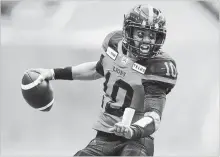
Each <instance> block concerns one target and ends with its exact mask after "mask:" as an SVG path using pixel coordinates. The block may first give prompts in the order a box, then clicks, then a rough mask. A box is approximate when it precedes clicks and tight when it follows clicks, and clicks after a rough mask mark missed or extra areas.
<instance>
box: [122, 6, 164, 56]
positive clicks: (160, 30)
mask: <svg viewBox="0 0 220 157" xmlns="http://www.w3.org/2000/svg"><path fill="white" fill-rule="evenodd" d="M134 28H138V29H141V30H144V31H146V30H150V31H153V32H156V41H155V43H154V44H152V43H143V41H139V46H137V45H136V46H135V43H134V41H135V39H134V38H133V31H134ZM165 38H166V20H165V17H164V16H163V14H162V12H161V11H160V10H159V9H156V8H154V7H152V6H150V5H138V6H135V7H134V8H132V9H131V10H130V11H129V12H128V13H127V14H125V15H124V22H123V46H124V48H126V49H127V51H129V52H131V53H132V54H133V55H134V56H135V57H137V58H140V59H143V58H148V57H150V56H152V55H154V54H156V53H157V52H158V51H159V49H160V48H161V46H162V45H163V44H164V41H165ZM142 44H144V45H148V48H147V53H146V51H144V52H142V51H141V45H142Z"/></svg>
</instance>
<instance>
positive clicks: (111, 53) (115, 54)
mask: <svg viewBox="0 0 220 157" xmlns="http://www.w3.org/2000/svg"><path fill="white" fill-rule="evenodd" d="M106 53H107V54H108V55H109V57H111V58H112V59H113V60H115V59H116V58H117V56H118V52H116V51H115V50H113V49H112V48H111V47H108V48H107V52H106Z"/></svg>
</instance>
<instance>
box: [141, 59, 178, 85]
mask: <svg viewBox="0 0 220 157" xmlns="http://www.w3.org/2000/svg"><path fill="white" fill-rule="evenodd" d="M144 66H145V67H146V70H145V73H144V74H145V79H146V80H152V81H159V82H163V83H169V84H172V85H175V83H176V80H177V75H178V72H177V68H176V63H175V61H174V60H172V59H165V58H163V59H162V58H160V59H152V60H148V61H146V62H145V64H144Z"/></svg>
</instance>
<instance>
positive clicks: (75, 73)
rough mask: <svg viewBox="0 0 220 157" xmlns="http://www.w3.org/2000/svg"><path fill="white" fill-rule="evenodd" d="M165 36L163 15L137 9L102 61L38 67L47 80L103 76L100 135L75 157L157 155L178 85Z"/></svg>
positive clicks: (109, 40) (110, 39)
mask: <svg viewBox="0 0 220 157" xmlns="http://www.w3.org/2000/svg"><path fill="white" fill-rule="evenodd" d="M165 38H166V21H165V18H164V16H163V14H162V12H161V11H160V10H159V9H157V8H154V7H152V6H150V5H138V6H135V7H134V8H132V9H131V10H130V11H129V12H128V13H127V14H126V15H125V16H124V23H123V30H119V31H115V32H111V33H110V34H108V35H107V37H106V38H105V39H104V42H103V45H102V46H103V52H102V54H101V57H100V59H99V60H98V61H95V62H87V63H83V64H80V65H78V66H73V67H66V68H55V69H36V71H38V72H40V73H41V76H42V77H41V80H40V81H39V82H41V81H42V80H43V79H48V80H53V79H55V80H56V79H62V80H95V79H99V78H102V77H104V78H105V82H104V84H103V86H104V89H103V90H104V92H105V94H104V95H103V98H102V103H101V108H102V110H101V113H100V115H99V120H98V121H97V122H96V123H95V124H94V129H95V130H97V135H96V137H95V138H94V139H93V140H92V141H91V142H90V143H89V144H88V145H87V146H86V147H85V148H84V149H82V150H80V151H78V152H77V153H76V154H75V156H89V155H94V156H99V155H100V156H109V155H110V156H116V155H117V156H153V154H154V137H153V134H154V132H155V131H156V130H157V129H158V127H159V125H160V122H161V117H162V113H163V109H164V105H165V102H166V95H167V94H168V93H169V92H170V91H171V89H172V88H173V87H174V86H175V84H176V80H177V68H176V63H175V61H174V60H173V59H172V58H171V57H170V56H169V55H168V54H167V53H165V52H164V51H162V50H161V47H162V45H163V44H164V41H165Z"/></svg>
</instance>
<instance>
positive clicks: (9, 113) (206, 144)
mask: <svg viewBox="0 0 220 157" xmlns="http://www.w3.org/2000/svg"><path fill="white" fill-rule="evenodd" d="M142 3H144V4H147V3H148V4H151V5H153V6H155V7H158V8H160V9H161V10H162V12H163V13H164V15H165V16H166V19H167V29H168V33H167V39H166V42H165V45H164V47H163V49H164V51H166V52H168V53H169V54H170V55H171V56H172V57H173V58H174V59H175V60H176V63H177V67H178V71H179V78H178V81H177V85H176V87H175V88H174V89H173V91H172V92H171V94H170V95H168V97H167V103H166V107H165V110H164V114H163V118H162V123H161V126H160V128H159V130H158V132H157V133H156V137H155V156H219V12H218V8H219V2H218V1H217V0H216V1H209V2H208V1H207V2H205V1H194V2H193V1H180V0H178V1H168V0H167V1H146V0H145V1H125V0H123V1H106V0H91V1H79V0H78V1H76V0H75V1H58V0H37V1H36V0H26V1H25V0H15V1H1V52H0V75H1V77H0V104H1V149H0V153H1V156H2V157H7V156H8V157H9V156H14V157H50V156H53V157H60V156H62V157H65V156H66V157H69V156H72V155H73V154H75V153H76V152H77V151H78V150H80V149H82V148H84V147H85V146H86V145H87V144H88V143H89V141H90V140H91V139H92V138H94V136H95V133H96V132H95V131H94V130H92V125H93V123H94V122H95V120H96V119H97V115H98V112H99V109H100V106H101V96H102V94H103V91H102V84H103V81H104V80H103V79H101V80H96V81H91V82H90V81H87V82H86V81H84V82H83V81H72V82H71V81H53V82H51V84H52V86H53V90H54V94H55V103H54V105H53V108H52V109H51V111H50V112H48V113H45V112H39V111H36V110H34V109H33V108H31V107H30V106H28V104H27V103H26V102H25V101H24V99H23V97H22V94H21V89H20V85H21V78H22V76H23V73H24V71H25V70H27V69H29V68H54V67H63V66H69V65H77V64H80V63H83V62H87V61H95V60H98V59H99V57H100V54H101V44H102V41H103V39H104V38H105V36H106V35H107V34H108V33H109V32H111V31H114V30H116V29H121V28H122V22H123V16H124V13H126V12H127V11H128V10H129V9H130V8H132V7H133V6H134V5H137V4H142Z"/></svg>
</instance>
